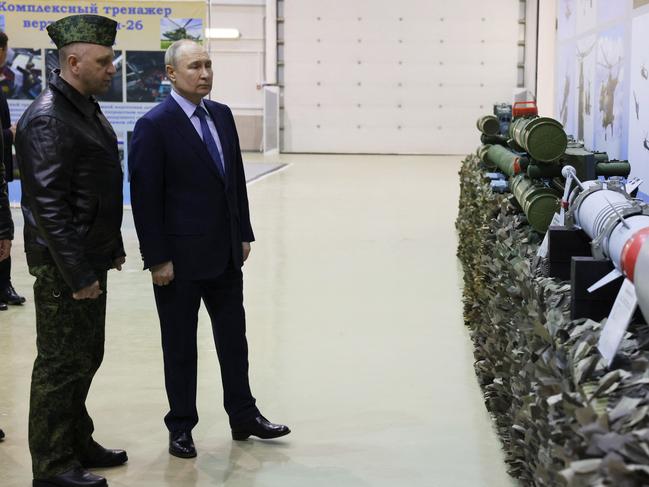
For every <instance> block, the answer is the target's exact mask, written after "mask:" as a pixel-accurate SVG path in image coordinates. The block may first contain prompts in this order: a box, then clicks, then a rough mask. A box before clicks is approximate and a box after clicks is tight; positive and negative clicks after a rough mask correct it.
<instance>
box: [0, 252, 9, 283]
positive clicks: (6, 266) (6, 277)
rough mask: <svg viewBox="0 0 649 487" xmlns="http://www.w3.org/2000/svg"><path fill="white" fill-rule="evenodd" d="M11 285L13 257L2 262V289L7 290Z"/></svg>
mask: <svg viewBox="0 0 649 487" xmlns="http://www.w3.org/2000/svg"><path fill="white" fill-rule="evenodd" d="M10 283H11V257H8V258H6V259H5V260H3V261H2V262H0V289H4V288H6V287H7V286H8V285H9V284H10Z"/></svg>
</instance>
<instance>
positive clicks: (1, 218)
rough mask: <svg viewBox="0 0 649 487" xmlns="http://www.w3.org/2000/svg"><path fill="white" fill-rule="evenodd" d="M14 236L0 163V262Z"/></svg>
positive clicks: (1, 432) (6, 255) (4, 257)
mask: <svg viewBox="0 0 649 487" xmlns="http://www.w3.org/2000/svg"><path fill="white" fill-rule="evenodd" d="M1 149H2V138H0V150H1ZM13 238H14V223H13V221H12V220H11V210H10V209H9V195H8V194H7V182H6V181H5V174H4V166H3V165H2V164H0V263H2V262H4V261H5V260H7V259H8V258H9V252H10V250H11V241H12V240H13ZM4 437H5V433H4V431H2V430H1V429H0V441H2V440H3V439H4Z"/></svg>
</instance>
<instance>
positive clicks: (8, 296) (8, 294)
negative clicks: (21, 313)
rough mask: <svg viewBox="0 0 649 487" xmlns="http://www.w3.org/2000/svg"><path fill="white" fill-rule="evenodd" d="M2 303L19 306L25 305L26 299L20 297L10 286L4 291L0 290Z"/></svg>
mask: <svg viewBox="0 0 649 487" xmlns="http://www.w3.org/2000/svg"><path fill="white" fill-rule="evenodd" d="M0 301H3V302H5V303H7V304H11V305H14V306H17V305H21V304H23V303H24V302H25V298H24V297H22V296H19V295H18V293H17V292H16V290H15V289H14V287H13V286H12V285H11V284H8V285H7V286H5V288H4V289H2V290H0Z"/></svg>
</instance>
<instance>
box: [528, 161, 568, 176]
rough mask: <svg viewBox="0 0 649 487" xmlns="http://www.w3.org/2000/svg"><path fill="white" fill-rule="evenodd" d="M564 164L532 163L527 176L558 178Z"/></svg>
mask: <svg viewBox="0 0 649 487" xmlns="http://www.w3.org/2000/svg"><path fill="white" fill-rule="evenodd" d="M561 169H563V166H559V165H558V164H530V165H529V166H527V177H528V178H531V179H542V178H558V177H559V176H561Z"/></svg>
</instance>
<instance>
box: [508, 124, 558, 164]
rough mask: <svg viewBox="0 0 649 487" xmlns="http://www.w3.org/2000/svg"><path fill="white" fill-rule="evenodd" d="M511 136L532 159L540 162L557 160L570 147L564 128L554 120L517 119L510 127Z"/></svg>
mask: <svg viewBox="0 0 649 487" xmlns="http://www.w3.org/2000/svg"><path fill="white" fill-rule="evenodd" d="M509 135H510V137H511V138H512V139H514V141H515V142H516V144H518V145H519V146H520V147H522V148H523V149H524V150H525V151H526V152H527V153H528V154H529V155H530V157H531V158H532V159H534V160H537V161H540V162H551V161H555V160H557V159H558V158H559V157H561V155H563V153H564V152H565V150H566V147H568V136H567V135H566V132H565V131H564V130H563V126H562V125H561V124H560V123H559V122H557V121H556V120H554V119H553V118H547V117H535V118H517V119H516V120H514V121H513V122H512V124H511V125H510V127H509Z"/></svg>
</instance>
